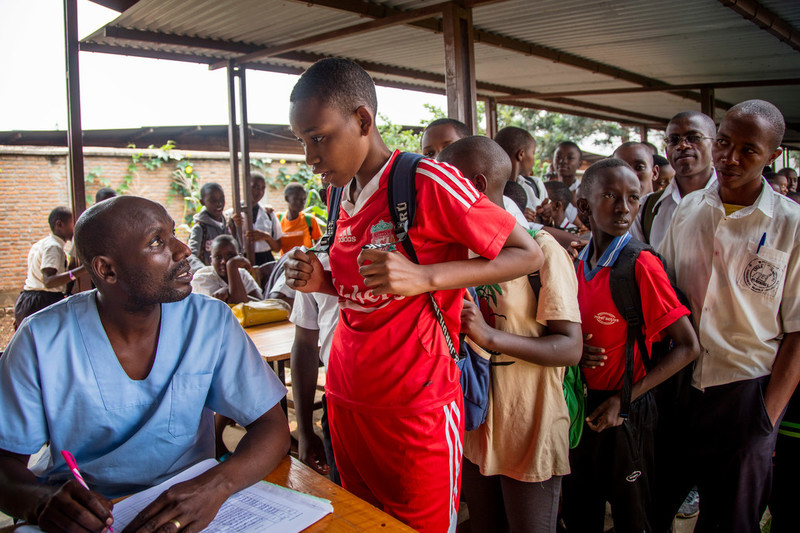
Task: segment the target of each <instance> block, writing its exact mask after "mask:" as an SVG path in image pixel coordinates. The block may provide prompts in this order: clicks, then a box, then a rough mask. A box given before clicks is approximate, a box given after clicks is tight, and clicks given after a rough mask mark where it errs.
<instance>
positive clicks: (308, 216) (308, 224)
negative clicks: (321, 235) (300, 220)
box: [306, 214, 314, 236]
mask: <svg viewBox="0 0 800 533" xmlns="http://www.w3.org/2000/svg"><path fill="white" fill-rule="evenodd" d="M306 226H308V235H309V236H311V235H314V230H313V229H311V215H308V214H307V215H306Z"/></svg>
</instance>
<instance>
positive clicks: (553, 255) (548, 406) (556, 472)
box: [439, 136, 582, 533]
mask: <svg viewBox="0 0 800 533" xmlns="http://www.w3.org/2000/svg"><path fill="white" fill-rule="evenodd" d="M439 160H441V161H444V162H447V163H450V164H451V165H453V166H455V167H456V168H457V169H459V170H460V171H461V172H462V174H464V177H466V178H467V179H469V180H470V181H471V182H472V183H473V184H474V185H475V188H476V189H478V191H480V192H482V193H484V194H485V195H486V196H487V197H488V198H489V199H490V200H491V201H492V202H494V203H495V204H497V205H502V201H503V189H504V185H505V184H506V183H509V182H508V181H507V177H508V175H509V171H510V169H511V164H510V161H509V158H508V156H507V155H506V153H505V152H504V151H503V149H502V148H501V147H500V146H499V145H498V144H497V143H495V142H494V141H492V140H490V139H489V138H487V137H477V136H476V137H467V138H465V139H462V140H460V141H458V142H456V143H454V144H452V145H451V146H448V147H447V148H445V149H444V150H443V151H442V152H441V153H440V154H439ZM559 185H562V186H563V184H561V183H559ZM564 188H565V189H566V190H567V193H569V189H568V188H567V187H566V186H564ZM534 239H535V240H536V242H537V243H538V244H539V246H540V247H541V248H542V253H543V255H544V265H543V266H542V268H541V270H540V271H539V274H538V277H539V279H540V280H541V281H540V283H539V285H540V287H539V290H538V291H537V290H536V288H534V285H535V284H536V283H537V282H534V281H530V280H529V276H527V275H524V276H520V277H518V278H516V279H513V280H511V281H507V282H503V283H500V284H498V285H493V286H492V287H495V288H496V289H498V290H496V292H495V293H494V297H495V298H496V299H491V300H490V299H489V298H488V297H487V298H486V300H485V301H482V302H481V306H482V307H483V305H484V304H485V305H486V306H487V307H488V310H489V312H490V317H491V318H490V323H491V324H492V325H491V326H490V325H489V324H487V323H486V321H485V320H484V317H483V316H482V315H481V311H480V309H479V308H478V306H476V305H475V303H473V302H469V301H465V302H464V309H463V311H462V312H461V331H462V333H466V334H467V335H468V336H469V338H470V339H471V340H472V341H474V343H475V344H477V345H478V346H480V348H477V350H480V351H483V350H481V348H483V349H485V350H487V351H488V350H491V351H492V354H493V355H491V362H492V364H493V366H492V372H491V380H492V381H491V387H490V389H489V390H490V391H491V393H490V396H489V407H488V412H487V415H486V421H485V422H484V423H483V424H482V425H481V426H480V427H479V428H477V429H476V430H474V431H468V432H466V433H465V434H464V466H463V482H462V488H463V491H464V500H465V501H466V502H467V505H468V507H469V516H470V525H471V528H472V531H476V532H482V531H502V530H504V529H506V528H508V529H510V530H511V531H529V532H542V533H544V532H551V531H555V529H556V521H557V515H558V499H559V494H560V492H561V479H562V477H563V476H565V475H566V474H568V473H569V425H570V419H569V413H568V411H567V404H566V402H565V400H564V393H563V390H562V381H563V379H564V367H565V366H567V365H575V364H577V363H578V361H579V360H580V357H581V347H582V341H581V327H580V312H579V310H578V299H577V296H578V284H577V281H576V279H575V275H574V274H573V268H572V261H571V260H570V258H569V255H568V254H567V252H566V251H565V250H564V249H563V248H562V247H561V246H560V245H559V244H558V243H557V242H556V241H555V239H554V238H553V237H552V236H550V235H549V234H548V233H547V232H544V231H539V232H537V233H536V234H535V236H534ZM479 294H480V293H479ZM482 300H483V298H482ZM498 352H499V353H498ZM483 353H484V354H486V352H483ZM486 357H487V358H488V357H489V355H488V354H486Z"/></svg>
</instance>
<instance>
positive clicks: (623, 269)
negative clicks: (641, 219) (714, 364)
mask: <svg viewBox="0 0 800 533" xmlns="http://www.w3.org/2000/svg"><path fill="white" fill-rule="evenodd" d="M644 250H646V251H648V252H650V253H652V254H653V255H655V256H656V257H658V259H659V260H660V261H661V264H662V265H663V264H664V259H663V258H662V257H661V256H660V255H659V254H658V253H657V252H656V251H655V250H654V249H653V247H652V246H650V245H649V244H646V243H643V242H641V241H639V240H636V239H631V240H630V241H629V242H628V244H627V245H625V247H624V248H623V249H622V251H620V253H619V256H618V257H617V261H616V262H615V263H614V265H613V266H612V267H611V272H610V275H609V286H610V288H611V297H612V299H613V300H614V304H615V305H616V306H617V309H618V310H619V312H620V314H621V315H622V318H623V319H624V320H625V322H627V324H628V339H627V342H626V345H625V374H624V378H623V384H622V402H621V407H620V415H619V416H620V417H623V418H626V417H627V416H628V414H629V413H630V406H631V390H632V388H633V356H634V346H636V345H638V346H639V352H640V353H641V354H642V360H643V361H644V366H645V369H646V370H647V371H648V372H649V371H650V370H651V369H652V368H653V367H654V366H655V365H656V364H658V362H659V361H660V360H661V359H662V358H663V357H664V355H665V354H667V353H668V352H669V351H670V350H671V349H672V339H671V338H669V337H667V338H665V339H662V340H660V341H658V342H656V343H653V347H652V348H653V349H652V352H648V350H647V346H646V343H645V338H644V333H642V326H644V316H643V315H642V300H641V293H640V292H639V286H638V284H637V283H636V259H637V258H638V257H639V254H640V253H641V252H642V251H644ZM665 270H666V268H665ZM670 284H671V285H672V288H673V290H674V291H675V294H676V295H677V296H678V300H680V302H681V303H682V304H683V305H685V306H686V307H687V308H689V300H688V298H686V295H684V294H683V292H681V290H680V289H678V288H677V287H676V286H675V283H674V282H673V281H672V280H670ZM689 309H690V308H689ZM693 369H694V365H693V364H690V365H687V366H686V367H684V368H682V369H681V370H680V371H678V372H677V373H676V374H675V375H673V376H672V377H670V378H668V379H667V380H665V381H664V382H663V383H661V384H660V385H658V386H657V387H656V389H655V391H654V394H655V395H656V398H657V402H658V404H659V406H661V405H662V404H663V405H664V407H665V408H668V407H670V406H677V405H685V404H686V402H687V401H688V396H689V386H690V384H691V379H692V371H693Z"/></svg>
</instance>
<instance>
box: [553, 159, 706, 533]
mask: <svg viewBox="0 0 800 533" xmlns="http://www.w3.org/2000/svg"><path fill="white" fill-rule="evenodd" d="M639 192H640V184H639V179H638V178H637V176H636V174H635V173H634V172H633V170H632V169H631V167H630V166H629V165H628V164H627V163H625V162H624V161H621V160H619V159H604V160H601V161H598V162H597V163H595V164H594V165H592V166H591V167H589V169H587V170H586V173H585V174H584V176H583V182H582V184H581V188H580V194H579V198H578V208H579V210H580V211H581V213H582V214H585V215H586V216H587V217H588V219H589V221H590V225H591V229H592V238H591V240H590V241H589V244H588V245H587V246H586V247H585V248H584V249H583V251H582V252H581V253H580V256H579V259H580V261H579V263H578V267H577V268H578V272H577V276H578V303H579V305H580V311H581V323H582V329H583V334H584V338H585V339H586V340H587V341H589V342H590V344H591V345H588V344H587V345H585V346H584V354H583V358H582V359H581V366H582V367H583V375H584V381H585V383H586V386H587V387H588V395H587V397H586V412H587V413H589V415H588V416H587V417H586V424H587V426H588V429H591V430H592V431H584V432H583V436H582V438H581V441H580V443H579V444H578V446H577V447H576V448H574V449H573V450H572V451H571V452H570V467H571V468H572V474H571V475H570V476H568V477H567V478H566V479H565V480H564V506H563V512H564V514H563V516H564V520H565V522H566V525H567V529H568V530H569V531H581V532H595V531H596V532H598V533H600V532H602V531H603V520H604V515H605V506H606V501H608V502H610V503H611V512H612V516H613V518H614V525H615V528H616V530H617V531H650V530H651V526H650V521H651V519H652V513H653V501H652V492H653V489H654V484H653V455H654V451H653V446H654V441H653V430H654V426H655V423H656V416H657V414H656V410H655V400H654V399H653V395H652V393H651V392H650V391H651V389H652V388H653V387H655V386H656V385H658V384H659V383H661V382H663V381H664V380H665V379H667V378H668V377H670V376H672V375H673V374H675V373H676V372H677V371H678V370H680V369H681V368H683V367H684V366H686V365H688V364H689V363H690V362H692V361H693V360H694V359H695V358H697V356H698V355H699V351H700V349H699V344H698V341H697V337H696V335H695V332H694V330H693V329H692V325H691V323H690V322H689V318H688V315H689V310H688V309H687V308H686V307H685V306H684V305H683V304H681V303H680V301H679V300H678V297H677V295H676V294H675V290H674V289H673V288H672V285H671V284H670V281H669V278H668V277H667V273H666V271H665V270H664V265H663V264H662V263H661V261H660V260H659V258H658V257H657V256H655V255H654V254H652V253H650V252H649V251H647V250H643V251H641V252H640V253H639V254H638V256H637V257H636V263H635V278H636V285H637V287H638V290H639V294H640V302H641V316H642V317H643V324H642V325H641V328H642V334H643V336H644V341H645V344H646V346H647V349H648V350H650V347H651V346H652V343H653V342H654V341H658V340H660V339H661V338H662V335H669V336H670V337H671V338H672V349H671V350H670V351H669V352H667V353H666V354H664V356H663V357H662V358H661V359H660V360H659V361H658V362H657V363H656V364H655V366H653V367H652V368H650V370H649V371H646V369H645V366H644V361H645V359H644V355H643V354H642V353H640V351H639V346H638V343H635V345H634V346H633V347H632V348H633V351H632V358H633V361H631V364H630V365H629V364H628V363H627V362H626V359H627V355H628V354H627V353H626V352H627V339H628V324H627V322H626V319H625V318H624V317H623V315H622V313H621V312H620V311H619V310H618V309H617V306H616V304H615V303H614V302H615V300H614V299H613V296H612V294H611V287H610V281H611V270H612V268H613V266H614V265H615V263H616V262H617V260H618V258H619V256H620V254H621V253H622V252H623V250H624V249H625V248H626V247H627V246H628V244H629V243H630V241H631V238H632V237H631V235H630V233H629V232H628V230H629V228H630V225H631V222H632V221H633V219H634V218H635V217H636V214H637V212H638V210H639ZM626 372H630V374H629V375H628V380H627V381H628V383H629V384H630V385H631V389H630V400H631V401H630V406H629V407H630V408H629V409H628V411H629V413H628V414H629V416H628V417H627V418H622V417H621V416H620V413H621V412H624V411H623V410H625V409H627V408H628V406H627V405H623V399H622V392H621V391H622V389H623V386H624V384H625V382H626Z"/></svg>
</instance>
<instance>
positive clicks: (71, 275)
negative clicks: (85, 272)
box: [67, 270, 75, 281]
mask: <svg viewBox="0 0 800 533" xmlns="http://www.w3.org/2000/svg"><path fill="white" fill-rule="evenodd" d="M67 276H69V279H70V280H72V281H75V274H73V273H72V270H67Z"/></svg>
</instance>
